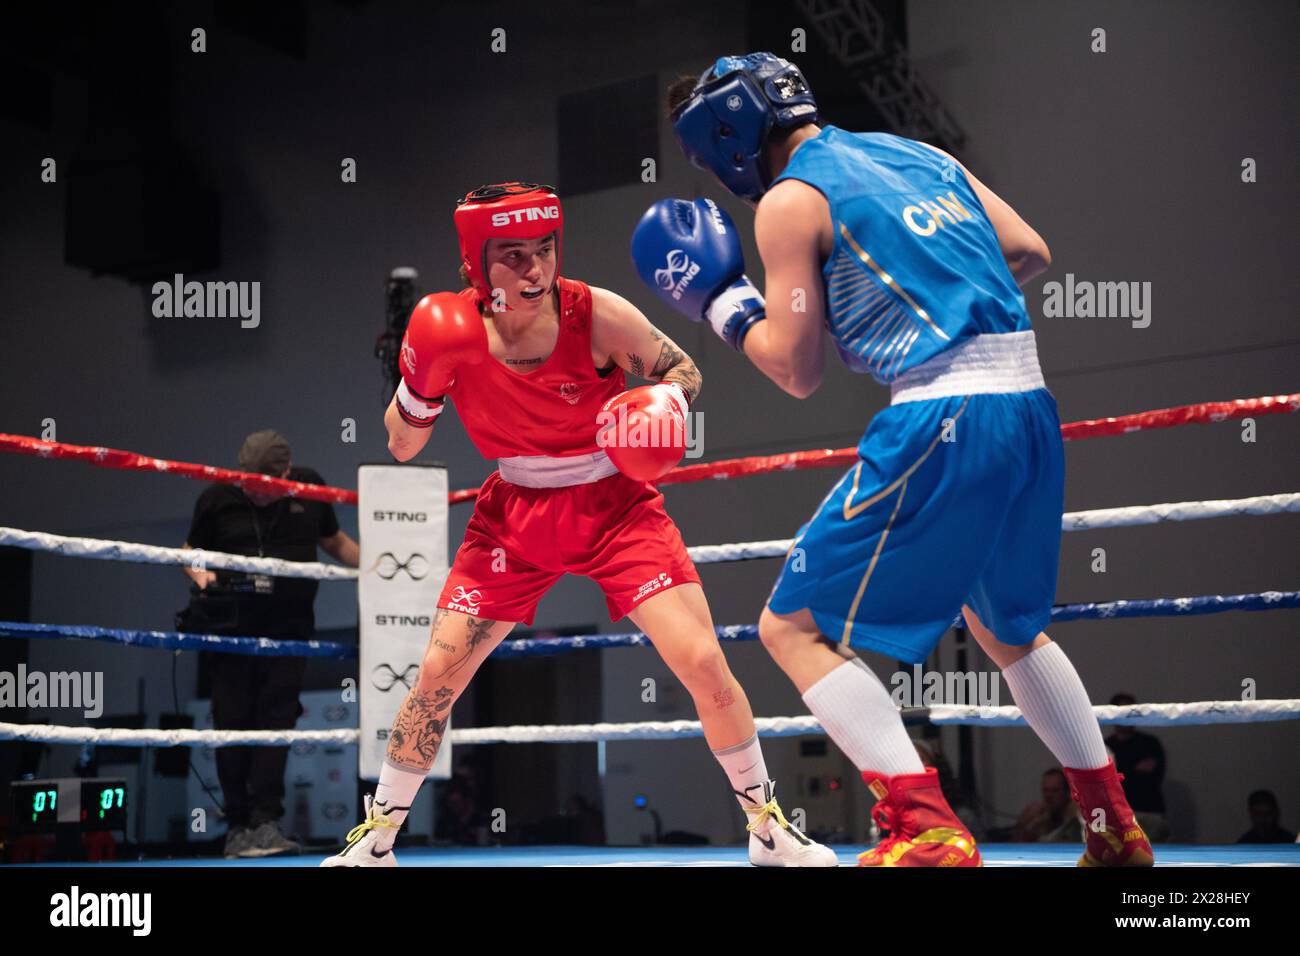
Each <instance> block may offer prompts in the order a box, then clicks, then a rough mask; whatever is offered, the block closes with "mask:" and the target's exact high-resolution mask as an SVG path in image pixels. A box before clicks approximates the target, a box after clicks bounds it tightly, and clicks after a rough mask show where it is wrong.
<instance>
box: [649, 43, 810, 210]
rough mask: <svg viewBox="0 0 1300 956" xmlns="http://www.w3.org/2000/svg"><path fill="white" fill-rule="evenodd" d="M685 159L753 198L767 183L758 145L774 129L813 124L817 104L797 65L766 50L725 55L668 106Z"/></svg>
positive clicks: (747, 196)
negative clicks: (680, 99) (685, 95)
mask: <svg viewBox="0 0 1300 956" xmlns="http://www.w3.org/2000/svg"><path fill="white" fill-rule="evenodd" d="M672 120H673V129H674V130H676V132H677V140H678V142H680V143H681V144H682V150H683V151H684V152H685V153H686V158H687V159H689V160H690V161H691V162H692V163H694V164H695V165H696V166H698V167H700V168H701V169H705V170H708V171H710V172H712V173H713V174H714V175H715V176H717V177H718V179H720V180H722V184H723V185H724V186H726V187H727V188H728V189H730V190H731V191H732V192H733V193H735V194H736V195H737V196H740V197H741V198H743V199H749V200H751V201H755V202H756V201H757V200H758V198H759V197H760V196H762V195H763V193H765V192H767V189H768V187H769V186H770V185H771V184H772V177H771V176H770V175H768V173H767V170H766V169H765V164H764V162H763V146H764V145H765V144H766V143H767V139H768V136H769V135H771V133H772V130H773V128H776V129H780V130H787V129H793V128H794V127H796V126H802V125H804V124H805V123H815V122H817V102H816V101H815V100H814V99H813V95H812V90H810V89H808V82H807V81H806V80H805V79H804V78H803V74H802V73H800V72H799V68H798V67H797V66H795V65H794V64H793V63H790V62H789V61H788V60H783V59H781V58H780V57H778V56H773V55H772V54H771V53H750V54H749V55H748V56H724V57H722V58H721V59H719V60H718V62H716V63H714V64H713V66H711V67H710V68H709V69H707V70H705V71H704V74H703V75H702V76H701V77H700V79H699V82H698V83H696V84H695V89H694V91H693V92H692V93H691V95H690V97H689V98H688V99H686V100H684V101H683V102H682V103H681V104H679V105H678V106H677V108H676V109H675V110H673V114H672Z"/></svg>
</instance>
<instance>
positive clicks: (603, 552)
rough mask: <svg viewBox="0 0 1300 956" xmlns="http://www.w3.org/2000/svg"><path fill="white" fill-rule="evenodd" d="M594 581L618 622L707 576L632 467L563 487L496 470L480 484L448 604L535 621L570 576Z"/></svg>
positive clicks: (441, 601)
mask: <svg viewBox="0 0 1300 956" xmlns="http://www.w3.org/2000/svg"><path fill="white" fill-rule="evenodd" d="M564 574H578V575H581V576H583V577H587V578H591V580H593V581H595V582H596V583H597V584H598V585H600V589H601V590H602V591H604V593H605V603H606V605H607V606H608V607H609V617H610V620H612V621H617V620H618V619H619V618H621V617H623V616H624V615H626V614H627V612H628V611H630V610H632V609H633V608H635V607H636V606H637V605H638V604H640V603H641V602H642V601H644V600H645V599H646V598H649V597H653V596H654V595H656V594H661V593H663V592H664V591H666V590H667V589H669V588H672V587H676V586H677V585H679V584H686V583H688V582H693V583H696V584H698V583H699V581H700V576H699V574H698V573H696V570H695V565H694V563H693V562H692V561H691V559H690V555H688V554H687V553H686V545H685V544H683V543H682V536H681V533H680V532H679V531H678V530H677V525H675V524H674V523H673V520H672V519H671V518H669V517H668V513H667V512H666V511H665V510H664V496H663V495H662V494H660V493H659V491H658V490H657V489H656V488H655V487H654V486H653V485H651V484H649V483H647V482H644V481H635V480H633V479H631V478H628V477H626V476H624V475H622V474H614V475H610V476H608V477H606V478H602V479H600V480H599V481H593V482H588V483H586V484H581V485H569V486H567V487H563V488H525V487H523V486H520V485H512V484H510V483H509V482H507V481H505V480H503V479H502V477H501V475H500V473H499V472H493V473H492V474H491V476H490V477H489V478H488V480H487V481H486V482H484V483H483V487H482V488H481V489H480V490H479V494H478V501H477V502H476V503H475V505H474V515H473V517H471V518H470V519H469V526H468V527H467V528H466V529H465V540H464V542H463V543H462V544H461V546H460V550H458V551H457V552H456V558H455V560H454V561H453V562H452V566H451V573H450V574H449V575H447V583H446V584H445V585H444V586H443V589H442V596H441V597H439V598H438V607H440V608H446V609H447V610H449V611H460V612H462V613H464V614H471V615H473V616H474V617H479V618H485V619H488V620H493V621H516V622H519V623H523V624H532V623H533V616H534V614H535V613H536V611H537V602H538V601H540V600H541V599H542V595H543V594H545V593H546V592H547V591H548V590H549V589H550V587H551V585H552V584H554V583H555V582H556V581H557V580H559V578H560V576H561V575H564Z"/></svg>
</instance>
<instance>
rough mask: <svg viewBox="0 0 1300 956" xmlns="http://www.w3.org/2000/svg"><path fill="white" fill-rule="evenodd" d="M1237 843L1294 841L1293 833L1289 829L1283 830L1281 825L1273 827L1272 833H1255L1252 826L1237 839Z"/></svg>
mask: <svg viewBox="0 0 1300 956" xmlns="http://www.w3.org/2000/svg"><path fill="white" fill-rule="evenodd" d="M1237 842H1238V843H1294V842H1295V834H1294V833H1292V832H1291V831H1290V830H1283V829H1282V828H1281V827H1278V828H1277V829H1275V830H1274V831H1273V832H1272V834H1268V833H1265V834H1259V833H1256V832H1255V830H1254V828H1251V829H1249V830H1247V831H1246V832H1245V833H1243V834H1242V835H1241V836H1240V837H1239V838H1238V839H1237Z"/></svg>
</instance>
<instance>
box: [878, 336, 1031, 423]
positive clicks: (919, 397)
mask: <svg viewBox="0 0 1300 956" xmlns="http://www.w3.org/2000/svg"><path fill="white" fill-rule="evenodd" d="M1046 387H1047V386H1046V385H1045V384H1044V382H1043V370H1042V369H1040V368H1039V367H1038V348H1037V346H1036V345H1035V344H1034V333H1033V330H1032V329H1027V330H1026V331H1024V332H1004V333H1002V334H999V335H977V336H975V337H974V338H972V339H967V340H966V341H965V342H963V343H961V344H960V345H958V346H956V347H954V348H951V349H948V351H946V352H940V353H939V354H938V355H936V356H935V357H934V358H932V359H930V360H929V361H928V362H923V363H922V364H920V365H918V366H916V368H910V369H908V370H907V371H906V372H904V373H903V374H902V375H900V376H898V378H897V379H895V380H894V383H893V385H892V386H891V387H890V404H891V405H901V404H902V403H903V402H921V401H925V400H926V399H929V398H947V397H948V396H950V395H988V394H991V393H995V392H1032V391H1033V390H1034V389H1037V388H1046Z"/></svg>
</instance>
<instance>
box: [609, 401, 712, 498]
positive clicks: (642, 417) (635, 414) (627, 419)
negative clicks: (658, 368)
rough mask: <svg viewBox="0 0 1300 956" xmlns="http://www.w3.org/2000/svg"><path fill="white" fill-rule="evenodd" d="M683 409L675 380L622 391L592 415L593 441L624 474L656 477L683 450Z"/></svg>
mask: <svg viewBox="0 0 1300 956" xmlns="http://www.w3.org/2000/svg"><path fill="white" fill-rule="evenodd" d="M688 407H689V404H688V401H687V397H686V390H685V389H684V388H682V387H681V386H680V385H678V384H677V383H676V382H660V383H659V384H658V385H642V386H640V387H639V388H632V389H628V390H627V391H626V392H622V393H620V394H618V395H615V396H614V397H613V398H611V399H610V400H609V401H608V402H606V403H605V406H604V407H603V408H602V409H601V410H600V414H599V415H597V416H596V422H597V424H599V425H600V431H599V432H598V433H597V434H596V444H597V445H599V446H600V447H601V448H603V449H604V450H605V453H606V454H607V455H609V458H610V461H612V462H613V463H614V466H615V467H616V468H618V470H619V471H621V472H622V473H623V474H625V475H627V476H628V477H629V478H635V479H636V480H637V481H654V480H655V479H656V478H662V477H663V476H664V475H666V474H668V472H670V471H672V470H673V468H675V467H676V466H677V463H678V462H679V461H681V460H682V455H684V454H685V453H686V411H687V408H688Z"/></svg>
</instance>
